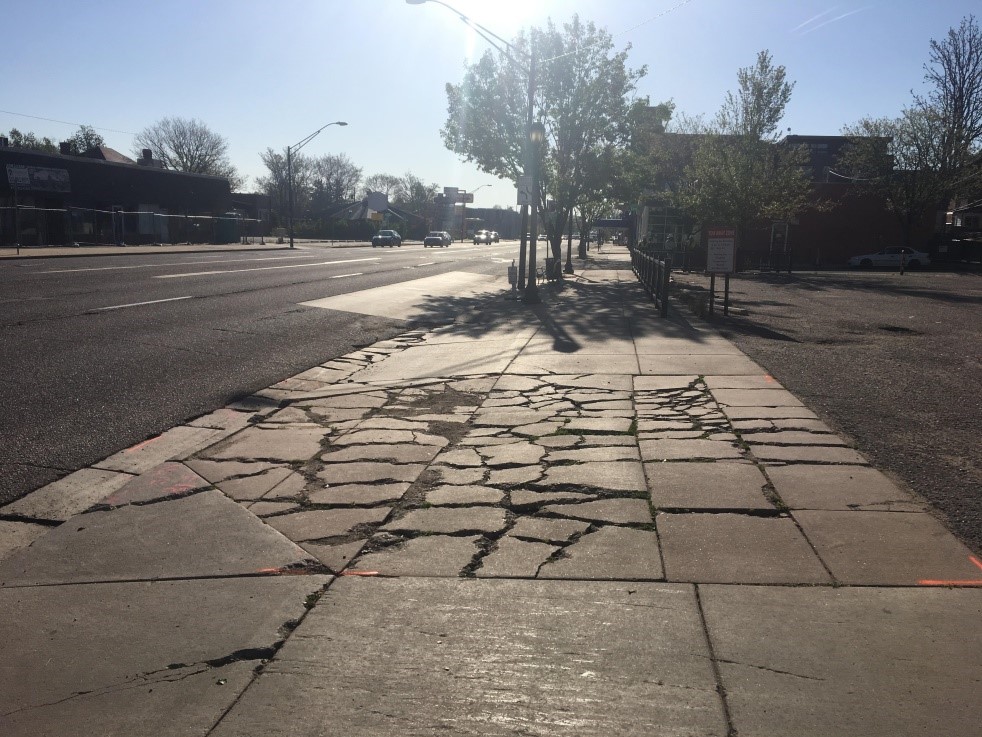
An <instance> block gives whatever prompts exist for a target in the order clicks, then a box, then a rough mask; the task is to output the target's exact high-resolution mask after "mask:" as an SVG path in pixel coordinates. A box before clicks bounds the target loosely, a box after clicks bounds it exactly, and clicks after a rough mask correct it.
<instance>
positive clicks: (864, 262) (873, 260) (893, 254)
mask: <svg viewBox="0 0 982 737" xmlns="http://www.w3.org/2000/svg"><path fill="white" fill-rule="evenodd" d="M901 259H906V261H905V265H906V267H907V268H908V269H919V268H921V267H922V266H930V265H931V257H930V256H928V254H926V253H924V252H923V251H917V250H915V249H913V248H907V247H904V248H901V247H899V246H895V247H890V248H884V249H883V250H882V251H877V252H876V253H867V254H864V255H862V256H853V257H852V258H851V259H849V265H850V266H858V267H859V268H861V269H872V268H873V267H875V266H880V267H889V268H895V269H899V268H900V262H901Z"/></svg>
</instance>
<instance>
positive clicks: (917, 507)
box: [767, 465, 926, 512]
mask: <svg viewBox="0 0 982 737" xmlns="http://www.w3.org/2000/svg"><path fill="white" fill-rule="evenodd" d="M767 475H768V476H769V477H770V479H771V482H772V483H773V484H774V489H775V491H776V492H777V494H778V496H780V497H781V499H782V501H783V502H784V503H785V504H787V505H788V506H789V507H790V508H791V509H828V510H842V511H846V510H858V509H864V510H869V511H881V512H923V511H924V510H925V507H926V505H925V504H924V503H923V502H919V501H917V500H915V499H914V498H913V497H912V496H911V495H910V494H908V493H907V492H905V491H902V490H901V489H900V488H898V487H897V485H896V484H894V483H893V482H892V481H890V479H888V478H887V477H886V476H885V475H883V474H882V473H881V472H880V471H877V470H876V469H874V468H869V467H868V466H834V467H831V468H823V469H822V471H821V473H816V470H815V467H814V466H807V465H805V466H802V465H797V466H772V467H769V468H768V469H767Z"/></svg>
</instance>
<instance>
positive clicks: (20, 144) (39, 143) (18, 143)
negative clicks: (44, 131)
mask: <svg viewBox="0 0 982 737" xmlns="http://www.w3.org/2000/svg"><path fill="white" fill-rule="evenodd" d="M7 138H8V139H9V140H10V145H11V146H12V147H13V148H23V149H27V150H29V151H40V152H41V153H45V154H56V153H58V146H56V145H55V142H54V141H52V140H51V139H50V138H48V137H47V136H45V137H44V138H38V137H37V136H35V135H34V134H33V133H21V132H20V131H19V130H17V129H16V128H11V129H10V133H8V134H7Z"/></svg>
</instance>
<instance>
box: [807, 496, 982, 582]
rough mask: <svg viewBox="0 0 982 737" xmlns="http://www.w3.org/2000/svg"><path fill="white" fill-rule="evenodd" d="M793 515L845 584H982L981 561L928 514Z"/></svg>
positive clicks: (812, 512) (848, 513)
mask: <svg viewBox="0 0 982 737" xmlns="http://www.w3.org/2000/svg"><path fill="white" fill-rule="evenodd" d="M793 515H794V518H795V519H796V520H798V523H799V524H800V525H801V529H802V530H804V532H805V535H807V536H808V539H809V540H810V541H811V543H812V545H814V546H815V550H816V551H817V552H818V554H819V555H820V556H821V557H822V560H824V561H825V564H826V565H827V566H828V567H829V570H831V571H832V575H833V576H835V578H836V580H838V581H840V582H841V583H845V584H851V585H859V586H868V585H874V586H891V585H893V586H916V585H918V584H922V583H924V582H930V583H929V584H928V585H942V586H943V585H965V584H968V585H975V586H982V563H980V562H978V559H977V558H974V557H973V556H972V551H970V550H969V549H968V548H966V547H965V546H964V545H962V544H961V543H960V542H958V540H956V539H955V537H954V536H953V535H952V534H951V533H950V532H948V531H947V530H946V529H945V528H944V527H942V525H941V523H940V522H938V521H937V520H936V519H934V517H932V516H931V515H929V514H926V513H923V512H852V511H850V512H835V511H807V510H798V511H795V512H794V513H793ZM973 560H974V561H975V562H973ZM973 582H974V583H973Z"/></svg>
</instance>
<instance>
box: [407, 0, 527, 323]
mask: <svg viewBox="0 0 982 737" xmlns="http://www.w3.org/2000/svg"><path fill="white" fill-rule="evenodd" d="M427 2H431V3H436V4H437V5H442V6H443V7H445V8H446V9H447V10H449V11H450V12H452V13H454V14H455V15H456V16H457V17H458V18H460V20H461V21H463V22H464V23H465V24H467V25H468V26H469V27H471V28H473V29H474V31H475V32H477V34H478V35H479V36H481V38H483V39H484V40H485V41H487V42H488V43H489V44H491V45H492V46H493V47H494V48H495V49H497V50H498V51H499V52H500V53H501V54H502V55H504V56H505V58H507V59H508V60H509V61H511V62H512V63H513V64H514V65H515V66H517V67H518V68H519V69H521V70H522V71H524V72H525V73H526V74H527V75H528V116H527V119H526V129H527V130H528V133H529V140H530V142H531V143H535V141H534V140H533V138H532V137H533V132H532V129H533V127H534V126H533V122H532V120H533V114H532V101H533V96H534V94H535V46H534V45H531V44H530V46H531V51H532V53H531V54H529V55H528V58H529V65H528V66H525V65H524V64H523V63H522V62H520V61H518V60H517V59H516V58H515V57H514V56H512V54H510V53H508V51H506V50H505V49H503V48H502V47H501V46H499V45H498V44H497V43H495V41H498V42H500V43H502V44H504V45H505V47H507V48H508V49H510V50H511V52H512V53H514V54H516V55H521V56H525V54H524V52H522V51H520V50H519V49H518V48H516V47H515V46H514V45H512V44H511V43H509V42H508V41H505V39H503V38H502V37H501V36H499V35H498V34H496V33H494V32H493V31H491V30H488V29H487V28H485V27H484V26H482V25H481V24H480V23H478V22H477V21H475V20H472V19H471V18H468V17H467V16H466V15H464V14H463V13H461V12H460V11H459V10H457V9H456V8H454V7H453V6H451V5H447V4H446V3H445V2H443V0H406V3H407V4H409V5H422V4H423V3H427ZM539 125H541V123H540V124H539ZM542 136H543V137H544V136H545V128H544V127H543V128H542ZM527 148H529V149H530V150H529V152H528V156H535V155H537V154H538V145H537V144H536V145H535V146H531V145H530V146H528V147H527ZM531 149H535V150H534V151H533V150H531ZM531 168H533V166H530V164H529V162H528V159H526V162H525V171H526V172H528V171H529V169H531ZM534 168H535V169H537V168H538V167H537V166H535V167H534ZM533 184H534V186H533V189H532V192H533V194H532V197H533V199H532V208H533V210H532V218H533V226H532V230H531V231H530V235H531V241H530V244H529V259H528V274H527V279H526V272H525V244H526V240H525V233H526V232H527V227H528V223H529V209H528V208H529V206H528V205H522V234H521V235H522V241H521V246H520V248H519V256H518V283H519V286H522V281H523V280H525V293H524V296H523V297H522V300H523V301H524V302H527V303H529V304H534V303H538V302H539V301H540V299H539V289H538V286H537V285H536V275H535V225H534V218H535V208H536V207H537V206H538V200H539V193H538V177H537V176H535V175H534V176H533Z"/></svg>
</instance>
